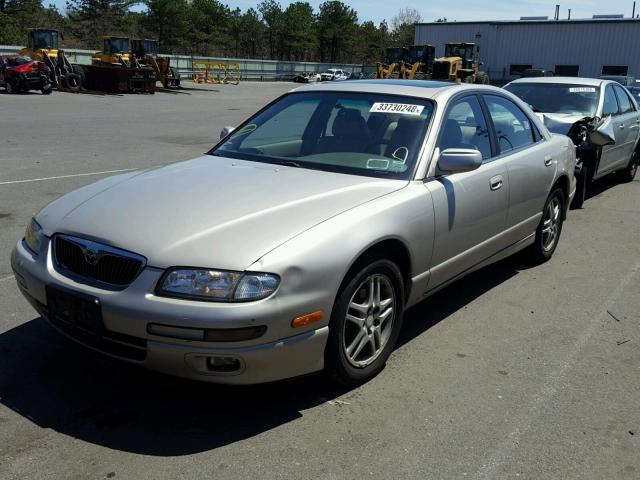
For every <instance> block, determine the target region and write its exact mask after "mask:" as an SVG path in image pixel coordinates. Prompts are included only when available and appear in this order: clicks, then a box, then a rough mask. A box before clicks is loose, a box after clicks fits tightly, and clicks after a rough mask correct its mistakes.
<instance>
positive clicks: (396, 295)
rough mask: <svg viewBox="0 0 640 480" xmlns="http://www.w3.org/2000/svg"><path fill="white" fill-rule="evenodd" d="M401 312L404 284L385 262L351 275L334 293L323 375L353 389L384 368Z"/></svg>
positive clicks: (397, 271) (394, 267)
mask: <svg viewBox="0 0 640 480" xmlns="http://www.w3.org/2000/svg"><path fill="white" fill-rule="evenodd" d="M403 311H404V283H403V280H402V274H401V272H400V269H399V268H398V266H397V265H396V264H395V263H393V262H391V261H390V260H386V259H379V260H373V261H371V263H366V264H364V263H363V264H361V265H360V266H359V267H355V268H354V269H352V273H351V274H350V275H349V277H347V278H346V279H345V281H344V282H343V284H342V287H341V288H340V291H339V292H338V296H337V298H336V301H335V304H334V306H333V311H332V312H331V319H330V321H329V338H328V340H327V346H326V349H325V360H324V362H325V373H326V374H327V375H328V377H329V378H330V379H331V380H333V381H335V382H337V383H339V384H341V385H356V384H359V383H362V382H365V381H367V380H369V379H370V378H372V377H374V376H375V375H376V374H378V373H379V372H380V370H382V369H383V368H384V365H385V363H386V361H387V359H388V358H389V355H391V352H392V351H393V349H394V347H395V344H396V341H397V340H398V335H399V334H400V329H401V327H402V316H403Z"/></svg>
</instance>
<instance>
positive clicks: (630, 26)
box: [415, 15, 640, 82]
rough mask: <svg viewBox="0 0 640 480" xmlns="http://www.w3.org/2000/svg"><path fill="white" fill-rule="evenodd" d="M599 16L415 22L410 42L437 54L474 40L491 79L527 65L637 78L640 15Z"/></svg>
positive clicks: (510, 74)
mask: <svg viewBox="0 0 640 480" xmlns="http://www.w3.org/2000/svg"><path fill="white" fill-rule="evenodd" d="M594 17H597V16H594ZM603 17H605V18H592V19H576V20H549V19H547V18H546V17H528V18H527V17H523V18H522V19H520V20H516V21H486V22H443V23H418V24H416V26H415V29H416V30H415V44H416V45H424V44H430V45H434V46H435V47H436V57H439V56H442V55H443V54H444V44H445V43H448V42H471V43H475V44H476V45H478V46H479V48H480V51H479V53H478V56H479V59H480V61H481V62H483V63H484V65H483V66H482V69H483V70H485V71H487V72H488V73H489V77H490V78H491V80H492V82H493V81H498V82H499V81H501V80H502V81H507V80H512V79H514V78H518V77H519V72H521V71H522V70H524V69H527V68H541V69H545V70H551V71H554V72H556V74H557V75H570V76H580V77H599V76H600V75H628V76H633V77H636V78H640V19H637V18H622V15H615V16H614V15H611V16H603Z"/></svg>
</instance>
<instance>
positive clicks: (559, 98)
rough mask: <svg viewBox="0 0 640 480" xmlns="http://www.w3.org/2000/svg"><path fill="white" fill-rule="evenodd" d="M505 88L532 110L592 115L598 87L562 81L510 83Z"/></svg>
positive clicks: (594, 109)
mask: <svg viewBox="0 0 640 480" xmlns="http://www.w3.org/2000/svg"><path fill="white" fill-rule="evenodd" d="M505 89H506V90H508V91H509V92H511V93H513V94H514V95H516V96H518V97H520V99H521V100H522V101H524V102H525V103H526V104H528V105H529V106H530V107H531V109H532V110H533V111H534V112H543V113H557V114H566V115H579V116H582V117H592V116H594V115H595V114H596V109H597V107H598V97H599V88H598V87H591V86H588V85H573V84H564V83H512V84H510V85H507V86H506V87H505Z"/></svg>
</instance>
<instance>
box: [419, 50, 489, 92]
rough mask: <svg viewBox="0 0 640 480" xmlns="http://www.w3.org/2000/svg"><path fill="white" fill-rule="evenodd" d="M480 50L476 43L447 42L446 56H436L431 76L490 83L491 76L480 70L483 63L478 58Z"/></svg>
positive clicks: (437, 78)
mask: <svg viewBox="0 0 640 480" xmlns="http://www.w3.org/2000/svg"><path fill="white" fill-rule="evenodd" d="M479 51H480V49H479V47H477V46H476V44H475V43H464V42H463V43H447V44H445V48H444V57H440V58H436V59H435V60H434V62H433V71H432V73H431V78H432V79H433V80H449V81H452V82H458V83H461V82H462V83H481V84H488V83H489V76H488V75H487V74H486V73H485V72H482V71H480V67H481V66H482V63H480V62H479V61H478V58H477V54H478V53H479Z"/></svg>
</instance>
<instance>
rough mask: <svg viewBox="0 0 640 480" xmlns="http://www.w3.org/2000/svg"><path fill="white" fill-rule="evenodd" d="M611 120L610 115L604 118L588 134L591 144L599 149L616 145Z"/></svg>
mask: <svg viewBox="0 0 640 480" xmlns="http://www.w3.org/2000/svg"><path fill="white" fill-rule="evenodd" d="M611 118H612V117H611V115H609V116H607V117H605V118H604V119H602V120H601V121H600V123H599V124H598V126H597V127H596V128H595V129H594V130H592V131H591V132H589V141H590V142H591V143H593V144H594V145H598V146H600V147H603V146H605V145H613V144H614V143H616V134H615V132H614V130H613V121H612V119H611Z"/></svg>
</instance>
